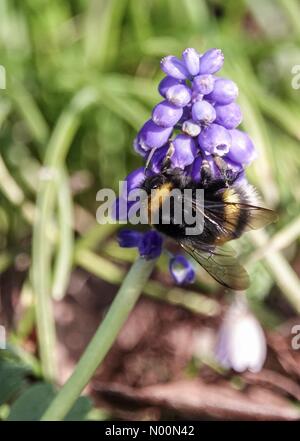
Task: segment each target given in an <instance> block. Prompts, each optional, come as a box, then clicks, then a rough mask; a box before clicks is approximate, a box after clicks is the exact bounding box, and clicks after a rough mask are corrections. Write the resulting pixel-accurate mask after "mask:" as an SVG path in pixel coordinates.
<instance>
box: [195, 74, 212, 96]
mask: <svg viewBox="0 0 300 441" xmlns="http://www.w3.org/2000/svg"><path fill="white" fill-rule="evenodd" d="M214 84H215V78H214V77H213V76H212V75H209V74H204V75H197V76H196V77H195V78H194V79H193V89H194V90H195V91H196V92H198V93H200V94H202V95H207V94H208V93H210V92H212V90H213V88H214Z"/></svg>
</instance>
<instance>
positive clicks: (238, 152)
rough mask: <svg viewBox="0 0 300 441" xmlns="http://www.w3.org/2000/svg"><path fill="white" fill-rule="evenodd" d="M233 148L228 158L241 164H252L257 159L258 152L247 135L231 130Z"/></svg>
mask: <svg viewBox="0 0 300 441" xmlns="http://www.w3.org/2000/svg"><path fill="white" fill-rule="evenodd" d="M230 135H231V139H232V146H231V148H230V150H229V152H228V155H227V156H228V158H229V159H231V160H232V161H234V162H237V163H239V164H246V165H248V164H250V163H251V162H252V161H253V160H254V159H255V158H256V157H257V151H256V150H255V147H254V145H253V142H252V141H251V139H250V138H249V136H248V135H247V133H245V132H242V131H241V130H238V129H234V130H230Z"/></svg>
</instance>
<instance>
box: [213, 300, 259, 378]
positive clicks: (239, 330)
mask: <svg viewBox="0 0 300 441" xmlns="http://www.w3.org/2000/svg"><path fill="white" fill-rule="evenodd" d="M266 353H267V347H266V339H265V336H264V333H263V330H262V328H261V326H260V324H259V322H258V321H257V320H256V318H255V317H254V316H253V315H252V314H251V312H250V311H249V310H248V308H247V306H246V305H245V304H244V303H243V302H241V301H235V302H234V303H233V304H232V305H231V306H230V308H229V309H228V311H227V313H226V315H225V318H224V321H223V324H222V326H221V329H220V332H219V338H218V343H217V348H216V358H217V360H218V361H219V363H221V365H223V366H224V367H226V368H232V369H234V370H235V371H237V372H244V371H245V370H247V369H248V370H249V371H251V372H259V371H260V370H261V369H262V367H263V364H264V362H265V359H266Z"/></svg>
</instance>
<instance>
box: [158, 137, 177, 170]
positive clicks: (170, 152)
mask: <svg viewBox="0 0 300 441" xmlns="http://www.w3.org/2000/svg"><path fill="white" fill-rule="evenodd" d="M174 150H175V148H174V144H173V143H172V142H170V145H169V148H168V150H167V153H166V156H165V158H164V160H163V162H162V169H161V171H162V172H164V171H166V170H168V169H169V168H170V166H171V158H172V156H173V153H174Z"/></svg>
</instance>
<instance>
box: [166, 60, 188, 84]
mask: <svg viewBox="0 0 300 441" xmlns="http://www.w3.org/2000/svg"><path fill="white" fill-rule="evenodd" d="M160 67H161V70H162V71H163V72H165V74H167V75H169V76H170V77H173V78H176V80H186V79H188V78H189V73H188V71H187V69H186V67H185V65H184V63H183V62H182V61H180V60H179V59H178V58H176V57H174V56H173V55H168V56H167V57H164V58H163V59H162V60H161V62H160Z"/></svg>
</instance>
